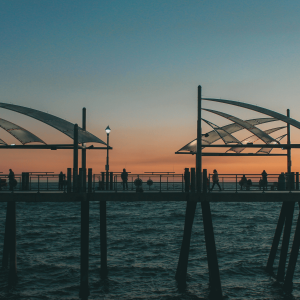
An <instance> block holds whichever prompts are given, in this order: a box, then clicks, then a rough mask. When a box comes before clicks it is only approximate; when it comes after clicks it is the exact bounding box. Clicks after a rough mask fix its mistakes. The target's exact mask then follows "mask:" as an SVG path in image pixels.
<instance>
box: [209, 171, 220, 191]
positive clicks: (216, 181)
mask: <svg viewBox="0 0 300 300" xmlns="http://www.w3.org/2000/svg"><path fill="white" fill-rule="evenodd" d="M212 180H213V185H212V187H211V189H210V190H211V191H212V190H213V188H214V186H215V184H216V185H217V186H218V187H219V189H220V191H221V187H220V184H219V175H218V172H217V170H216V169H214V174H213V176H212Z"/></svg>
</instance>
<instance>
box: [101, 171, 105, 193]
mask: <svg viewBox="0 0 300 300" xmlns="http://www.w3.org/2000/svg"><path fill="white" fill-rule="evenodd" d="M104 178H105V172H101V180H102V188H103V189H104V187H105V179H104Z"/></svg>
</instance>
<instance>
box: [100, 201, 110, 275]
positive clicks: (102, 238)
mask: <svg viewBox="0 0 300 300" xmlns="http://www.w3.org/2000/svg"><path fill="white" fill-rule="evenodd" d="M100 250H101V270H100V275H101V278H102V279H105V278H106V277H107V274H108V270H107V235H106V201H100Z"/></svg>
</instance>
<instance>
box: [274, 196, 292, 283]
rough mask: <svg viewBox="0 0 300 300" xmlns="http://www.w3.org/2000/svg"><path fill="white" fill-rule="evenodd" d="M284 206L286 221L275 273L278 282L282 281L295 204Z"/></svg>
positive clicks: (290, 203)
mask: <svg viewBox="0 0 300 300" xmlns="http://www.w3.org/2000/svg"><path fill="white" fill-rule="evenodd" d="M286 204H287V206H286V220H285V226H284V232H283V238H282V246H281V252H280V258H279V265H278V272H277V280H278V281H283V280H284V274H285V264H286V257H287V253H288V248H289V241H290V235H291V228H292V221H293V214H294V207H295V202H287V203H286Z"/></svg>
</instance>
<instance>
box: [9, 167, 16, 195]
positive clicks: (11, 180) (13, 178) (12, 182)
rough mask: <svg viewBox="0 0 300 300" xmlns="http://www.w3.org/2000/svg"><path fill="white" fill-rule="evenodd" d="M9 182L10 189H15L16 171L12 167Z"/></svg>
mask: <svg viewBox="0 0 300 300" xmlns="http://www.w3.org/2000/svg"><path fill="white" fill-rule="evenodd" d="M8 182H9V190H10V191H13V189H14V185H15V173H14V172H13V171H12V169H9V174H8Z"/></svg>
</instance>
